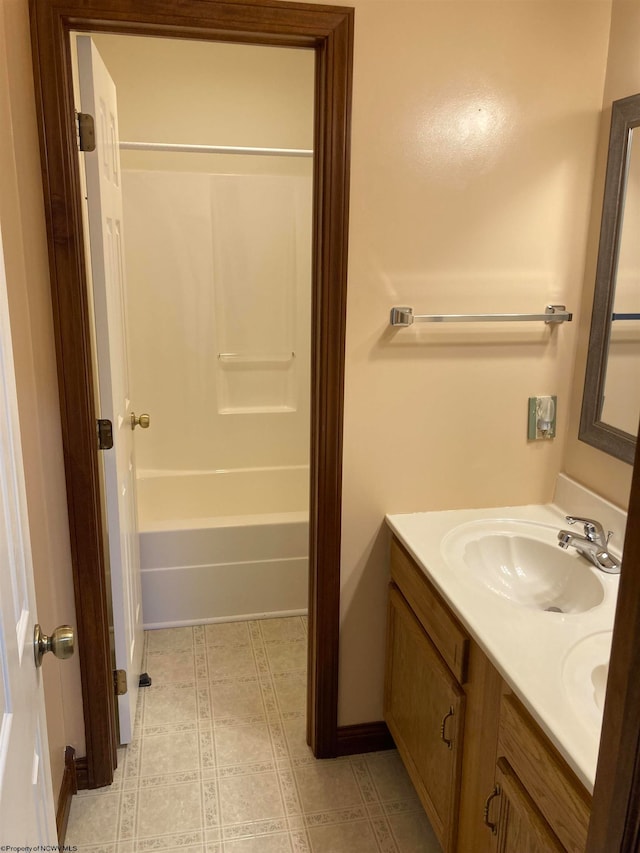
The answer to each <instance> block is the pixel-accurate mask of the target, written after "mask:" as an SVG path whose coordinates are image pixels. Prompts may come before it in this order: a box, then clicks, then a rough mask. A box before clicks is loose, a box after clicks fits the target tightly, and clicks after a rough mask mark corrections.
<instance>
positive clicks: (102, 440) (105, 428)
mask: <svg viewBox="0 0 640 853" xmlns="http://www.w3.org/2000/svg"><path fill="white" fill-rule="evenodd" d="M96 423H97V425H98V450H111V448H112V447H113V424H112V423H111V421H108V420H107V419H106V418H98V420H97V421H96Z"/></svg>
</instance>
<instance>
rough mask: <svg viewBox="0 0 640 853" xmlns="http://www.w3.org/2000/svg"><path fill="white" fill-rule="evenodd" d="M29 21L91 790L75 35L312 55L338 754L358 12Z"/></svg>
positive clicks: (247, 0) (263, 4)
mask: <svg viewBox="0 0 640 853" xmlns="http://www.w3.org/2000/svg"><path fill="white" fill-rule="evenodd" d="M30 14H31V33H32V46H33V63H34V76H35V88H36V106H37V113H38V122H39V132H40V146H41V163H42V179H43V188H44V203H45V213H46V221H47V234H48V243H49V264H50V277H51V294H52V304H53V316H54V328H55V338H56V356H57V365H58V380H59V386H60V407H61V419H62V431H63V445H64V459H65V472H66V483H67V500H68V508H69V526H70V535H71V550H72V559H73V577H74V589H75V602H76V618H77V629H78V653H79V658H80V669H81V678H82V696H83V706H84V719H85V729H86V741H87V747H86V748H87V764H86V769H87V784H88V786H89V787H92V788H94V787H100V786H103V785H108V784H110V783H111V782H112V780H113V770H114V768H115V766H116V746H117V743H116V731H115V703H114V696H113V677H112V669H111V661H110V656H109V636H108V631H109V625H108V614H107V603H108V597H109V596H110V594H111V593H110V590H109V589H108V588H107V584H106V582H105V561H104V556H103V553H104V552H103V542H104V538H105V531H104V530H103V523H102V513H101V506H100V484H99V459H98V455H97V454H98V450H97V441H96V425H95V418H96V405H95V388H94V377H93V374H92V356H91V339H90V321H89V306H88V297H87V289H86V288H87V283H86V274H85V253H84V245H83V237H82V216H81V200H80V189H79V188H80V182H79V167H78V157H77V148H76V128H75V115H74V103H73V88H72V77H71V53H70V50H71V47H70V38H69V35H70V33H71V31H88V32H92V31H93V32H98V31H103V32H115V33H125V34H135V35H154V36H164V37H168V38H191V39H200V40H210V41H233V42H242V43H248V44H263V45H284V46H291V47H299V48H308V49H313V50H314V51H315V54H316V92H315V97H316V104H315V139H314V150H315V156H314V213H313V262H312V276H313V282H312V288H313V292H312V306H313V308H312V331H311V338H312V340H311V353H312V355H311V495H310V544H309V563H310V565H309V574H310V583H309V623H310V625H309V628H310V630H309V678H308V682H309V690H308V740H309V743H310V745H311V746H312V749H313V751H314V754H315V755H316V756H317V757H329V756H332V755H335V754H336V749H337V741H338V733H337V704H338V630H339V600H340V532H341V530H340V522H341V500H342V418H343V382H344V336H345V313H346V276H347V223H348V187H349V138H350V111H351V78H352V56H353V9H351V8H348V7H337V6H323V5H312V4H304V3H286V2H276V0H243V2H239V0H182V2H180V3H179V4H178V3H175V2H172V0H30Z"/></svg>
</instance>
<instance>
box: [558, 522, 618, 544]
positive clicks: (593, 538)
mask: <svg viewBox="0 0 640 853" xmlns="http://www.w3.org/2000/svg"><path fill="white" fill-rule="evenodd" d="M565 517H566V519H567V521H568V523H569V524H576V523H577V522H580V524H583V525H584V535H585V536H586V537H587V539H588V540H589V541H590V542H598V540H599V541H600V543H601V544H602V545H606V544H607V543H608V541H609V537H610V536H611V533H612V531H611V530H610V531H609V532H608V535H607V536H605V533H604V528H603V527H602V525H601V524H600V522H599V521H596V520H595V519H594V518H580V517H579V516H574V515H567V516H565Z"/></svg>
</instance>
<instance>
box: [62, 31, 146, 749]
mask: <svg viewBox="0 0 640 853" xmlns="http://www.w3.org/2000/svg"><path fill="white" fill-rule="evenodd" d="M77 45H78V76H79V83H80V104H81V111H82V112H83V113H90V114H91V115H92V116H93V117H94V121H95V131H96V148H95V151H91V152H86V153H85V154H84V155H83V156H84V158H85V170H86V180H87V201H88V217H89V238H90V247H91V273H92V278H93V302H94V312H95V329H96V349H97V362H98V384H99V399H100V417H101V418H106V419H108V420H110V421H111V423H112V424H113V443H114V446H113V449H112V450H105V451H101V452H102V453H103V458H104V475H105V476H104V479H105V490H106V507H107V523H108V527H109V555H110V565H111V587H112V598H113V627H114V635H115V653H116V667H117V668H118V669H123V670H125V671H126V673H127V693H126V694H125V695H123V696H119V697H118V710H119V717H120V742H121V743H129V742H130V740H131V738H132V734H133V723H134V720H135V711H136V702H137V698H138V682H139V678H140V670H141V665H142V644H143V629H142V604H141V591H140V554H139V545H138V522H137V510H136V468H135V456H134V432H133V430H132V428H131V399H130V393H129V368H128V354H129V349H128V345H127V322H126V302H125V289H124V288H125V271H124V248H123V227H122V186H121V180H120V151H119V148H118V114H117V103H116V87H115V85H114V83H113V80H112V79H111V77H110V76H109V72H108V71H107V69H106V67H105V65H104V63H103V61H102V59H101V57H100V54H99V53H98V51H97V49H96V47H95V45H94V44H93V41H92V40H91V37H90V36H78V39H77Z"/></svg>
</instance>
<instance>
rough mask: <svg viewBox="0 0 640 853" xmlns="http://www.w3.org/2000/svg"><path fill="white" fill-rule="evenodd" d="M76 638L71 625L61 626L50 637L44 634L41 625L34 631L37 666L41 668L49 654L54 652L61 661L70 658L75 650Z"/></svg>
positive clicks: (34, 650)
mask: <svg viewBox="0 0 640 853" xmlns="http://www.w3.org/2000/svg"><path fill="white" fill-rule="evenodd" d="M75 643H76V641H75V637H74V635H73V628H72V627H71V625H59V626H58V627H57V628H56V629H55V631H54V632H53V634H52V635H51V636H50V637H47V635H46V634H43V633H42V629H41V628H40V625H36V626H35V628H34V629H33V652H34V655H35V659H36V666H41V664H42V658H43V656H44V655H45V654H46V653H47V652H53V653H54V655H55V656H56V657H57V658H60V660H66V659H67V658H70V657H71V655H72V654H73V652H74V649H75Z"/></svg>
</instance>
